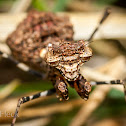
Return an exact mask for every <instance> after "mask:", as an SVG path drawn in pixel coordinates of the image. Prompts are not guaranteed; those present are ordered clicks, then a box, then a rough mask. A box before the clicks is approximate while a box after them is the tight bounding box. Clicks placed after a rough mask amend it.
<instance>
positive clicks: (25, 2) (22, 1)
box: [9, 0, 32, 13]
mask: <svg viewBox="0 0 126 126" xmlns="http://www.w3.org/2000/svg"><path fill="white" fill-rule="evenodd" d="M31 2H32V0H16V1H15V2H14V4H13V6H12V8H11V9H10V11H9V13H21V12H25V11H26V10H27V9H28V7H29V6H30V4H31Z"/></svg>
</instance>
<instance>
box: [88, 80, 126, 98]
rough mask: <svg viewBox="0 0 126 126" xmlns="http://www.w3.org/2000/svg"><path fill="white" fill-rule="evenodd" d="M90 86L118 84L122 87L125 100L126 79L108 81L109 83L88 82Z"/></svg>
mask: <svg viewBox="0 0 126 126" xmlns="http://www.w3.org/2000/svg"><path fill="white" fill-rule="evenodd" d="M90 84H91V85H92V86H94V85H102V84H119V85H123V87H124V94H125V100H126V79H125V80H110V81H90Z"/></svg>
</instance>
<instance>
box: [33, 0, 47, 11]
mask: <svg viewBox="0 0 126 126" xmlns="http://www.w3.org/2000/svg"><path fill="white" fill-rule="evenodd" d="M32 5H33V7H34V8H36V9H37V10H38V11H48V6H47V3H46V2H45V0H32Z"/></svg>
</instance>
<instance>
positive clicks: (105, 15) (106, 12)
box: [87, 8, 111, 43]
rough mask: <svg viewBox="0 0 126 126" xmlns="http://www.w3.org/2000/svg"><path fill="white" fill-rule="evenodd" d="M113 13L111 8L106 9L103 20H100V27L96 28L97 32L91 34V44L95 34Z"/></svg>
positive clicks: (89, 40)
mask: <svg viewBox="0 0 126 126" xmlns="http://www.w3.org/2000/svg"><path fill="white" fill-rule="evenodd" d="M110 13H111V10H110V8H106V10H105V12H104V14H103V17H102V19H101V20H100V22H99V24H98V26H97V27H96V28H95V30H94V31H93V33H92V34H91V36H90V37H89V39H88V40H87V41H88V42H89V43H90V42H91V41H92V39H93V37H94V35H95V33H96V32H97V31H98V30H99V28H100V26H101V24H102V23H103V22H104V21H105V19H106V18H107V17H108V16H109V14H110Z"/></svg>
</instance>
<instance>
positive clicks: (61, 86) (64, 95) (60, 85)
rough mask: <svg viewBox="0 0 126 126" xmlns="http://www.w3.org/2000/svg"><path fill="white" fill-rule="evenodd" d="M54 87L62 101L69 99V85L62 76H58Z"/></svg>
mask: <svg viewBox="0 0 126 126" xmlns="http://www.w3.org/2000/svg"><path fill="white" fill-rule="evenodd" d="M54 87H55V89H56V95H57V98H59V100H60V101H62V100H68V99H69V96H68V89H67V85H66V84H65V82H64V81H63V79H62V78H60V77H56V83H55V84H54Z"/></svg>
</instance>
